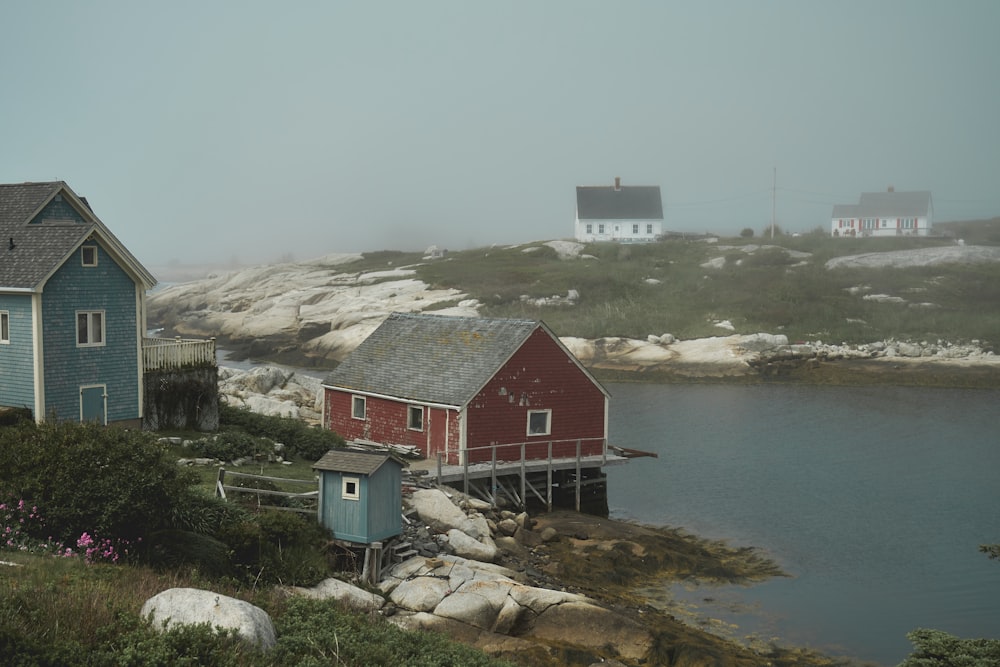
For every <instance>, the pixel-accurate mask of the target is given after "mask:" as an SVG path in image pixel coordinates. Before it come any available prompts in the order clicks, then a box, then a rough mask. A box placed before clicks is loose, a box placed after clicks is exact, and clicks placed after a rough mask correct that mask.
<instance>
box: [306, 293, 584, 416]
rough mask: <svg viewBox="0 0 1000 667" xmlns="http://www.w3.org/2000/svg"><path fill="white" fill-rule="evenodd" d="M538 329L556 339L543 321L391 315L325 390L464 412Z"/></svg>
mask: <svg viewBox="0 0 1000 667" xmlns="http://www.w3.org/2000/svg"><path fill="white" fill-rule="evenodd" d="M539 327H541V328H543V329H544V330H545V331H546V332H547V333H549V335H552V333H551V332H550V331H549V330H548V328H547V327H545V325H544V324H543V323H542V322H541V321H539V320H518V319H499V318H498V319H490V318H483V317H449V316H446V315H432V314H426V313H418V314H412V313H392V314H391V315H389V317H387V318H386V320H385V321H384V322H383V323H382V324H381V325H380V326H379V327H378V328H377V329H376V330H375V331H374V332H373V333H372V334H371V335H370V336H369V337H368V338H366V339H365V340H364V341H363V342H362V343H361V345H359V346H358V347H357V348H356V349H355V350H354V351H353V352H352V353H351V354H350V355H349V356H348V357H347V359H345V360H344V362H343V363H342V364H341V365H340V366H338V367H337V368H336V369H335V370H334V371H333V372H332V373H330V374H329V375H328V376H327V377H326V379H325V380H324V381H323V384H324V385H326V386H330V387H336V388H340V389H347V390H350V391H356V392H362V393H369V394H379V395H383V396H392V397H394V398H401V399H406V400H413V401H420V402H423V403H439V404H442V405H449V406H456V407H458V406H462V405H465V404H466V403H467V402H468V401H470V400H472V398H473V397H474V396H475V395H476V393H478V391H479V390H480V389H481V388H482V386H483V385H485V384H486V382H488V381H489V379H490V378H492V377H493V376H494V375H495V374H496V373H497V371H499V370H500V368H501V367H502V366H503V364H504V363H506V362H507V360H508V359H510V357H511V356H512V355H513V354H514V352H516V351H517V350H518V348H520V347H521V345H522V344H523V343H524V342H525V341H526V340H527V338H528V336H530V335H531V333H532V332H533V331H535V330H536V329H538V328H539ZM552 338H553V339H555V340H556V341H557V343H558V339H557V338H556V337H555V336H554V335H552ZM560 344H561V343H560ZM567 354H570V353H569V352H568V351H567ZM570 356H571V357H572V355H571V354H570Z"/></svg>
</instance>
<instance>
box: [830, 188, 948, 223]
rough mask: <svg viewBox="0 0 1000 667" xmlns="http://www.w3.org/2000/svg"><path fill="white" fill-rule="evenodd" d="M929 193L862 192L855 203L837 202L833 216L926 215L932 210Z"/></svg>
mask: <svg viewBox="0 0 1000 667" xmlns="http://www.w3.org/2000/svg"><path fill="white" fill-rule="evenodd" d="M933 209H934V205H933V203H932V201H931V193H930V192H928V191H927V190H918V191H914V192H894V191H889V192H862V193H861V197H860V198H859V199H858V203H857V204H837V205H835V206H834V207H833V217H834V218H895V217H899V216H906V217H910V216H912V217H926V216H928V215H929V214H930V213H931V211H933Z"/></svg>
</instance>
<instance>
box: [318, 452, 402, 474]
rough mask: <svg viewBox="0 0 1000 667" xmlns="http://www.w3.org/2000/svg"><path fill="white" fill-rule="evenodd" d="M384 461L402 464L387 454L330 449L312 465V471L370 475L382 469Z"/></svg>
mask: <svg viewBox="0 0 1000 667" xmlns="http://www.w3.org/2000/svg"><path fill="white" fill-rule="evenodd" d="M386 461H393V462H394V463H398V464H399V465H400V466H403V465H404V464H403V462H401V461H398V460H396V459H394V458H393V457H392V456H390V455H388V454H377V453H373V452H358V451H352V450H348V449H331V450H330V451H328V452H327V453H326V454H324V455H323V457H322V458H320V460H319V461H316V463H314V464H313V470H331V471H334V472H346V473H349V474H351V475H371V474H372V473H374V472H375V471H376V470H378V469H379V468H381V467H382V464H383V463H385V462H386Z"/></svg>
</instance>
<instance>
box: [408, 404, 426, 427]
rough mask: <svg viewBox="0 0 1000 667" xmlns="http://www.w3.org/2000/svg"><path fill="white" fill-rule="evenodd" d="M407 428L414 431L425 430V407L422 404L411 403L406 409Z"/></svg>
mask: <svg viewBox="0 0 1000 667" xmlns="http://www.w3.org/2000/svg"><path fill="white" fill-rule="evenodd" d="M406 428H408V429H410V430H412V431H423V430H424V408H423V406H420V405H411V406H410V407H409V408H407V410H406Z"/></svg>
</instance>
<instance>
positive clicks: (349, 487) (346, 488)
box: [340, 477, 361, 500]
mask: <svg viewBox="0 0 1000 667" xmlns="http://www.w3.org/2000/svg"><path fill="white" fill-rule="evenodd" d="M341 491H342V492H341V494H340V495H341V497H342V498H343V499H344V500H361V480H360V479H358V478H357V477H344V478H343V487H342V489H341Z"/></svg>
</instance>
